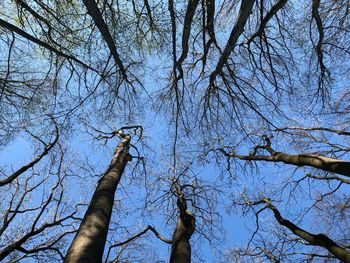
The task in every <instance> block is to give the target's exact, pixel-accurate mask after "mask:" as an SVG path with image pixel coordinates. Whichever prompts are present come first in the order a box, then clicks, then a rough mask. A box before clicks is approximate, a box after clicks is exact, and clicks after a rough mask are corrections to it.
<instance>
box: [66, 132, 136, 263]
mask: <svg viewBox="0 0 350 263" xmlns="http://www.w3.org/2000/svg"><path fill="white" fill-rule="evenodd" d="M118 133H119V135H120V136H121V137H122V140H121V141H120V143H119V144H118V146H117V148H116V150H115V152H114V156H113V159H112V161H111V163H110V165H109V167H108V169H107V171H106V172H105V174H104V175H103V176H102V178H101V179H100V181H99V183H98V185H97V187H96V190H95V193H94V195H93V197H92V199H91V202H90V205H89V208H88V210H87V212H86V214H85V216H84V219H83V221H82V223H81V224H80V227H79V230H78V232H77V234H76V236H75V238H74V240H73V242H72V244H71V246H70V248H69V250H68V252H67V255H66V258H65V260H64V262H66V263H71V262H102V257H103V251H104V247H105V243H106V238H107V233H108V227H109V222H110V219H111V214H112V208H113V203H114V194H115V191H116V188H117V185H118V183H119V181H120V178H121V176H122V174H123V171H124V168H125V166H126V164H127V162H128V161H129V160H130V155H129V144H130V139H131V138H130V136H129V135H125V134H124V133H123V132H120V131H119V132H118Z"/></svg>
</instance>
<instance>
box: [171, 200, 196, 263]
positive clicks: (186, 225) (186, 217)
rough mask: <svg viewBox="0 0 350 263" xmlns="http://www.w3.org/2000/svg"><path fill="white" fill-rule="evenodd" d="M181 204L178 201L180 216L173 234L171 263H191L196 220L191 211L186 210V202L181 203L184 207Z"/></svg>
mask: <svg viewBox="0 0 350 263" xmlns="http://www.w3.org/2000/svg"><path fill="white" fill-rule="evenodd" d="M179 203H180V202H179V201H178V206H179V210H180V215H179V218H178V220H177V224H176V229H175V231H174V234H173V242H172V246H171V255H170V263H190V262H191V244H190V238H191V236H192V234H193V232H194V230H195V218H194V216H193V215H192V213H191V212H190V211H188V210H185V209H186V207H187V206H186V203H185V201H184V202H181V203H182V205H179Z"/></svg>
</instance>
